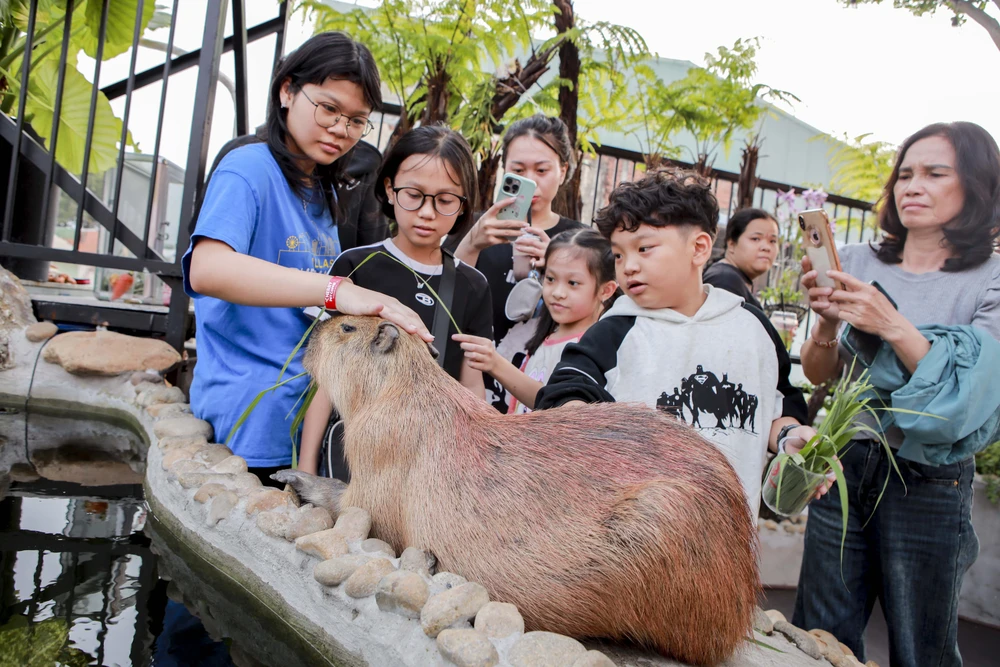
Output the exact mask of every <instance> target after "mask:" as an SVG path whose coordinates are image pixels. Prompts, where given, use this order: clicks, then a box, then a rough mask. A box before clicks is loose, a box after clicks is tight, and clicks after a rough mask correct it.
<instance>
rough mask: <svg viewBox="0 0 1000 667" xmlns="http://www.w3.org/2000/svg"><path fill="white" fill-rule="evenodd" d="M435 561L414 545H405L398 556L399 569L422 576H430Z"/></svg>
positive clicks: (430, 555)
mask: <svg viewBox="0 0 1000 667" xmlns="http://www.w3.org/2000/svg"><path fill="white" fill-rule="evenodd" d="M362 548H364V545H362ZM436 563H437V559H436V558H434V556H433V555H432V554H429V553H427V552H426V551H424V550H423V549H418V548H416V547H406V548H405V549H403V555H401V556H400V557H399V569H400V570H407V571H409V572H416V573H417V574H419V575H421V576H424V577H430V576H431V570H432V569H433V568H434V565H435V564H436Z"/></svg>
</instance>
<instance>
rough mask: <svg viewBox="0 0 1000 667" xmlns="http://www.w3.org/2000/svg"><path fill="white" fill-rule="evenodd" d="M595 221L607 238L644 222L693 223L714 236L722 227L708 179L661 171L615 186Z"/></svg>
mask: <svg viewBox="0 0 1000 667" xmlns="http://www.w3.org/2000/svg"><path fill="white" fill-rule="evenodd" d="M594 223H595V224H596V225H597V229H598V230H600V232H601V234H602V235H603V236H604V238H606V239H610V238H611V234H612V232H614V231H615V230H616V229H620V230H622V231H626V232H634V231H636V230H638V229H639V225H642V224H647V225H652V226H654V227H669V226H672V225H690V226H693V227H697V228H698V229H700V230H701V231H704V232H706V233H708V234H709V235H710V236H711V237H712V238H713V239H714V238H715V235H716V232H717V231H718V229H719V202H718V200H716V198H715V195H714V194H712V188H711V185H710V184H709V182H708V181H707V180H706V179H705V178H702V177H701V176H699V175H698V174H696V173H695V172H693V171H687V170H680V169H678V170H661V171H656V172H654V173H651V174H648V175H647V176H646V177H645V178H643V179H641V180H638V181H634V182H632V183H622V184H621V185H619V186H618V187H617V188H615V189H614V191H613V192H612V193H611V197H610V198H609V199H608V205H607V206H605V207H604V208H602V209H601V210H600V211H598V212H597V215H596V216H595V217H594Z"/></svg>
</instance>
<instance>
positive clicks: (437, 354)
mask: <svg viewBox="0 0 1000 667" xmlns="http://www.w3.org/2000/svg"><path fill="white" fill-rule="evenodd" d="M427 349H428V350H430V353H431V359H437V358H438V357H440V356H441V353H440V352H438V349H437V348H436V347H434V343H427Z"/></svg>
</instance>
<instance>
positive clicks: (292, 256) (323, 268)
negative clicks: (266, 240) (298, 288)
mask: <svg viewBox="0 0 1000 667" xmlns="http://www.w3.org/2000/svg"><path fill="white" fill-rule="evenodd" d="M339 254H340V240H339V239H338V238H337V237H335V236H330V235H329V234H322V233H321V234H320V235H319V237H318V238H314V239H313V238H310V237H309V235H308V234H306V233H302V234H298V235H294V236H289V237H288V238H287V239H285V248H283V249H281V250H279V251H278V261H277V263H278V264H279V265H280V266H287V267H291V268H293V269H300V270H302V271H313V272H315V273H329V272H330V267H332V266H333V263H334V261H336V259H337V255H339Z"/></svg>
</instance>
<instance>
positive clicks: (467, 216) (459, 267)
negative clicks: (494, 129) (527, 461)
mask: <svg viewBox="0 0 1000 667" xmlns="http://www.w3.org/2000/svg"><path fill="white" fill-rule="evenodd" d="M379 182H380V183H381V185H382V187H381V188H379V189H377V190H376V191H375V195H376V197H378V199H379V200H380V201H382V207H383V210H384V211H385V214H386V215H387V216H388V217H389V219H390V220H394V221H395V223H396V235H395V236H393V237H392V238H391V239H387V240H385V241H383V242H381V243H376V244H374V245H370V246H365V247H361V248H355V249H354V250H348V251H347V252H345V253H343V254H342V255H341V256H340V257H338V258H337V261H336V262H335V263H334V265H333V274H334V275H339V276H346V275H350V276H351V277H352V279H353V280H354V282H355V284H356V285H360V286H363V287H367V288H369V289H372V290H376V291H378V292H382V293H384V294H387V295H390V296H392V297H394V299H396V300H398V301H399V302H401V303H403V304H405V305H407V306H409V307H410V308H412V309H413V310H414V311H416V312H417V313H418V314H419V315H420V318H421V320H422V321H423V322H424V324H425V325H426V326H428V327H432V326H433V322H434V318H435V314H437V315H438V317H449V313H450V314H451V316H453V317H454V318H455V320H457V322H453V323H452V324H451V325H450V326H449V328H448V338H447V339H446V340H438V341H437V346H438V349H439V350H440V353H441V354H444V355H445V356H444V369H445V371H447V372H448V374H449V375H451V376H452V377H453V378H455V379H456V380H458V381H459V382H461V383H462V385H463V386H465V387H466V388H468V389H469V390H471V391H472V393H473V394H474V395H475V396H476V397H477V398H478V399H479V400H485V398H486V391H485V388H484V386H483V374H482V372H480V371H478V370H476V369H475V368H473V367H472V366H471V365H470V364H469V362H468V361H466V359H465V355H464V353H463V352H462V347H461V344H460V343H459V342H457V341H454V340H452V339H451V336H452V335H453V334H457V333H460V332H461V333H464V334H470V335H473V336H480V337H483V338H488V339H492V336H493V315H492V300H491V299H490V288H489V285H488V284H487V282H486V278H484V277H483V275H482V274H481V273H479V271H477V270H476V269H474V268H473V267H471V266H469V265H468V264H464V263H462V262H461V261H456V260H453V259H452V258H451V257H445V254H444V253H445V252H446V251H445V250H443V249H442V248H441V241H442V239H444V237H445V236H446V235H448V234H461V233H464V232H465V230H467V229H468V228H469V226H471V224H472V222H473V211H474V210H475V198H476V193H477V192H478V189H477V187H476V165H475V161H474V159H473V157H472V151H471V150H470V148H469V145H468V144H467V143H466V141H465V139H463V138H462V135H460V134H458V133H457V132H454V131H452V130H450V129H448V128H446V127H444V126H441V125H424V126H421V127H418V128H416V129H414V130H411V131H410V132H408V133H406V134H404V135H403V136H402V137H401V138H400V140H399V141H398V142H397V143H396V145H395V146H393V148H392V149H391V150H390V151H389V153H388V154H387V155H386V157H385V161H384V162H383V163H382V170H381V172H380V173H379ZM446 261H451V262H454V263H453V266H454V268H455V274H454V295H453V297H452V300H451V303H450V304H447V308H448V310H447V311H443V310H442V311H441V312H438V311H439V310H441V309H442V304H441V303H440V298H441V296H442V291H441V283H442V280H443V274H444V271H445V262H446ZM455 323H457V324H458V330H456V328H455ZM470 399H472V397H471V396H470ZM331 413H332V406H331V404H330V399H329V397H328V396H326V395H325V394H324V392H323V390H322V389H321V390H319V391H318V392H317V394H316V396H315V398H313V402H312V404H311V405H310V406H309V409H308V411H307V412H306V418H305V423H304V424H303V429H302V455H301V457H300V458H299V469H300V470H303V471H305V472H308V473H311V474H314V475H315V474H317V469H318V464H319V453H320V445H321V442H322V440H323V435H324V433H325V432H326V429H327V424H328V423H329V420H330V414H331Z"/></svg>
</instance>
